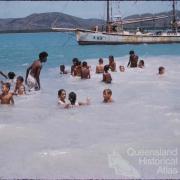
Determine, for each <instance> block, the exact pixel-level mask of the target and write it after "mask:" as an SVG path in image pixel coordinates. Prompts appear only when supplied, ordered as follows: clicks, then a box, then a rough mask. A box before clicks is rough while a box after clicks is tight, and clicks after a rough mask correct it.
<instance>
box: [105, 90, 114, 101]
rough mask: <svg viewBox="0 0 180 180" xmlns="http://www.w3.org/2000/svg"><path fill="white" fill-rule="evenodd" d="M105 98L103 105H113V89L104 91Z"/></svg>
mask: <svg viewBox="0 0 180 180" xmlns="http://www.w3.org/2000/svg"><path fill="white" fill-rule="evenodd" d="M103 98H104V99H103V103H111V102H113V100H112V91H111V89H104V91H103Z"/></svg>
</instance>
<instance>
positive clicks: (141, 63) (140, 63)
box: [138, 60, 144, 68]
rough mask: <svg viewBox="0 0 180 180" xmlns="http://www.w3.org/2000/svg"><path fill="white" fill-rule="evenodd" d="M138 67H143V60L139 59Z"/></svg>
mask: <svg viewBox="0 0 180 180" xmlns="http://www.w3.org/2000/svg"><path fill="white" fill-rule="evenodd" d="M138 67H139V68H144V61H143V60H140V61H139V64H138Z"/></svg>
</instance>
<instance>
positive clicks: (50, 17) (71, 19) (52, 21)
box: [0, 11, 180, 32]
mask: <svg viewBox="0 0 180 180" xmlns="http://www.w3.org/2000/svg"><path fill="white" fill-rule="evenodd" d="M171 14H172V12H166V13H158V14H142V15H138V14H137V15H132V16H128V17H126V18H125V19H128V18H131V19H132V18H139V17H147V16H157V15H168V16H169V18H167V19H163V20H158V21H155V22H141V23H136V24H131V25H125V26H124V27H125V28H129V29H131V28H132V29H133V28H136V27H144V28H150V27H151V28H152V27H154V28H156V27H162V28H163V27H170V21H171ZM177 17H179V19H180V11H177ZM103 24H105V21H104V20H101V19H83V18H78V17H75V16H70V15H67V14H63V13H59V12H51V13H40V14H32V15H30V16H27V17H24V18H8V19H0V32H3V31H33V30H35V31H42V30H47V31H48V30H50V29H51V27H62V28H85V29H92V28H93V27H95V26H96V25H98V26H100V27H101V26H102V25H103Z"/></svg>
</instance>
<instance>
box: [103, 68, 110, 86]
mask: <svg viewBox="0 0 180 180" xmlns="http://www.w3.org/2000/svg"><path fill="white" fill-rule="evenodd" d="M108 71H109V65H105V66H104V73H103V80H102V81H103V82H105V83H111V81H112V78H111V74H110V73H109V72H108Z"/></svg>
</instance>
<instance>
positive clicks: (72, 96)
mask: <svg viewBox="0 0 180 180" xmlns="http://www.w3.org/2000/svg"><path fill="white" fill-rule="evenodd" d="M58 99H59V101H58V104H59V105H60V106H61V107H62V108H71V107H77V106H82V105H89V104H90V100H89V99H88V98H87V100H86V102H77V95H76V93H74V92H70V93H69V97H68V99H69V103H67V102H66V91H65V90H64V89H60V90H59V91H58Z"/></svg>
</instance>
